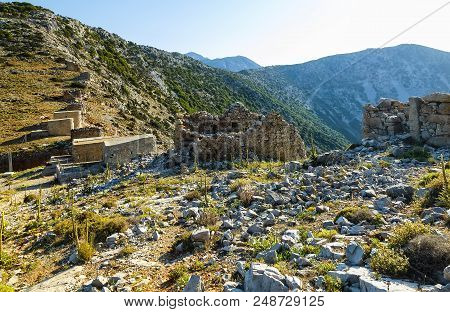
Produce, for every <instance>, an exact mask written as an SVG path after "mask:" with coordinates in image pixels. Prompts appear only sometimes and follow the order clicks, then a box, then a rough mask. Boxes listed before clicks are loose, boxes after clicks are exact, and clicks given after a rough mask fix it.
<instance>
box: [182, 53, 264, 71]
mask: <svg viewBox="0 0 450 312" xmlns="http://www.w3.org/2000/svg"><path fill="white" fill-rule="evenodd" d="M185 55H187V56H189V57H191V58H193V59H195V60H197V61H200V62H202V63H203V64H205V65H208V66H211V67H214V68H219V69H225V70H229V71H232V72H239V71H242V70H248V69H257V68H261V67H262V66H261V65H259V64H257V63H256V62H254V61H252V60H251V59H249V58H248V57H245V56H242V55H236V56H228V57H223V58H215V59H209V58H207V57H204V56H202V55H200V54H198V53H195V52H188V53H186V54H185Z"/></svg>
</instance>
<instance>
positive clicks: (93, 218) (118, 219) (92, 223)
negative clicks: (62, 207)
mask: <svg viewBox="0 0 450 312" xmlns="http://www.w3.org/2000/svg"><path fill="white" fill-rule="evenodd" d="M75 221H76V225H77V228H78V231H79V233H78V234H79V236H80V237H81V236H82V235H83V234H84V231H85V229H86V227H85V224H86V222H87V223H88V224H89V231H90V236H91V237H93V238H94V242H95V243H98V242H104V241H105V240H106V238H107V237H108V236H110V235H111V234H114V233H120V232H124V231H125V230H126V229H127V228H128V225H129V222H128V220H127V219H126V218H125V217H123V216H120V215H112V216H100V215H98V214H95V213H93V212H84V213H82V214H80V215H78V216H77V217H76V219H75ZM55 233H56V234H58V235H61V236H62V238H63V239H65V240H70V239H73V237H72V236H73V225H72V220H70V219H64V220H62V221H60V222H58V223H57V224H56V225H55Z"/></svg>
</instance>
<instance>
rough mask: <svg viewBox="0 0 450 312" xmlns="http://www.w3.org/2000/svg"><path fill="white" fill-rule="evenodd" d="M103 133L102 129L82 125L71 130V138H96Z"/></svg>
mask: <svg viewBox="0 0 450 312" xmlns="http://www.w3.org/2000/svg"><path fill="white" fill-rule="evenodd" d="M102 135H103V131H102V129H101V128H98V127H84V128H78V129H73V130H72V131H71V138H72V140H75V139H86V138H96V137H101V136H102Z"/></svg>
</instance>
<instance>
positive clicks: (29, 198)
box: [23, 194, 38, 204]
mask: <svg viewBox="0 0 450 312" xmlns="http://www.w3.org/2000/svg"><path fill="white" fill-rule="evenodd" d="M37 201H38V196H37V195H36V194H27V195H25V197H24V198H23V202H24V203H25V204H28V203H37Z"/></svg>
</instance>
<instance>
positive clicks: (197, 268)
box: [190, 260, 205, 272]
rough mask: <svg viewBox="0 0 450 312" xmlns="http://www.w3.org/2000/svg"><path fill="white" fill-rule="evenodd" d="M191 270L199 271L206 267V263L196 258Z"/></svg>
mask: <svg viewBox="0 0 450 312" xmlns="http://www.w3.org/2000/svg"><path fill="white" fill-rule="evenodd" d="M190 269H191V271H194V272H197V271H202V270H204V269H205V264H204V263H203V262H202V261H200V260H195V261H194V263H192V264H191V267H190Z"/></svg>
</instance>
